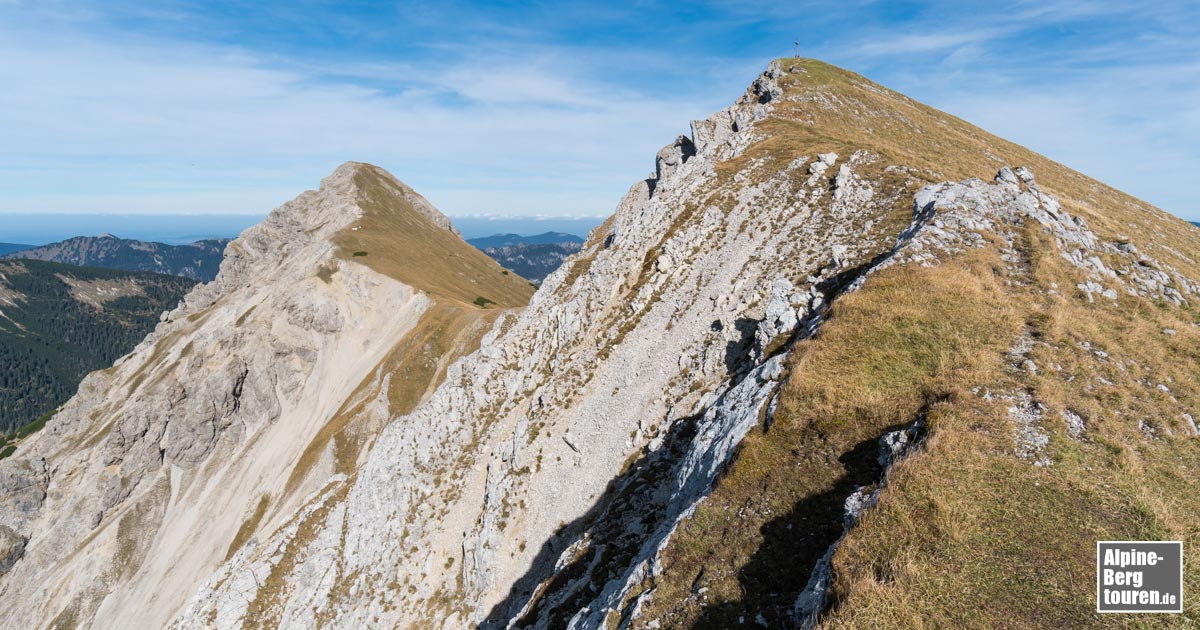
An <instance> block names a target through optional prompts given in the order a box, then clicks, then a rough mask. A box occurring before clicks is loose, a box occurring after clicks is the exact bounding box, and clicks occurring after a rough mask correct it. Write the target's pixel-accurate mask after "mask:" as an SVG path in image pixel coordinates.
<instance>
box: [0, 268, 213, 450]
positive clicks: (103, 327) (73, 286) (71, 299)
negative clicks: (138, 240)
mask: <svg viewBox="0 0 1200 630" xmlns="http://www.w3.org/2000/svg"><path fill="white" fill-rule="evenodd" d="M193 285H195V283H194V282H192V281H190V280H186V279H183V278H175V277H170V276H161V275H158V274H153V273H131V272H124V271H112V270H107V269H93V268H83V267H74V266H71V265H60V264H57V263H49V262H41V261H0V434H2V433H8V432H11V431H13V430H14V429H17V428H18V427H23V426H24V425H27V424H30V423H32V422H34V420H36V419H37V418H39V417H40V416H43V415H44V414H47V413H50V412H52V411H53V409H54V408H55V407H57V406H58V405H61V404H62V403H64V402H66V400H67V399H68V398H69V397H70V396H71V394H73V393H75V388H76V387H77V386H78V385H79V381H81V380H83V377H84V376H86V375H87V373H88V372H91V371H92V370H97V369H101V368H105V367H108V366H109V365H112V362H113V361H114V360H116V359H117V357H120V356H121V355H123V354H125V353H127V352H129V350H130V349H131V348H133V347H134V346H136V345H137V344H138V342H139V341H141V340H142V338H144V337H145V336H146V334H147V333H149V332H150V331H151V330H153V329H154V325H155V324H156V323H157V322H158V316H159V315H160V314H161V313H162V312H163V311H165V310H169V309H172V308H175V306H176V305H177V304H179V300H180V299H181V298H182V297H183V296H184V294H186V293H187V291H188V290H189V289H191V288H192V286H193ZM32 428H33V427H30V428H29V429H28V430H32ZM28 430H26V431H25V432H28ZM4 442H5V440H4V438H0V455H2V454H3V453H4V452H5V451H6V447H5V444H4Z"/></svg>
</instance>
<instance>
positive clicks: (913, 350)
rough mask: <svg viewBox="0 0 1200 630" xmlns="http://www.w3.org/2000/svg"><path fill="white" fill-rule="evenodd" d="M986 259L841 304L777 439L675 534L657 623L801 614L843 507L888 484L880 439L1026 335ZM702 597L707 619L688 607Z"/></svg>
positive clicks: (793, 388) (773, 429) (790, 390)
mask: <svg viewBox="0 0 1200 630" xmlns="http://www.w3.org/2000/svg"><path fill="white" fill-rule="evenodd" d="M985 253H986V252H980V256H979V257H977V258H976V259H974V260H971V261H969V262H968V263H964V264H960V265H956V266H954V267H952V268H951V267H942V268H937V269H927V268H920V267H917V268H893V269H889V270H887V271H885V272H883V273H880V274H878V275H877V276H875V277H873V278H872V279H871V282H870V284H869V285H868V288H866V289H864V290H862V291H860V292H857V293H853V294H850V295H848V296H846V297H844V298H842V299H841V300H840V301H839V302H838V303H837V304H836V306H835V308H834V311H833V314H832V316H831V318H830V320H829V321H828V322H827V323H826V324H825V326H824V327H823V329H822V331H821V334H820V335H819V336H818V337H816V338H814V339H810V340H807V341H804V342H802V343H801V344H800V345H799V346H798V347H797V348H796V350H795V352H794V354H793V355H792V359H791V361H790V365H789V370H790V374H791V376H790V378H789V379H788V380H787V382H786V384H785V385H784V386H783V391H782V393H781V395H780V398H779V407H778V409H777V411H776V414H775V419H774V421H773V422H772V424H771V425H770V428H769V430H763V429H758V430H755V431H752V432H751V434H750V435H749V436H747V438H746V439H745V441H744V442H743V443H742V445H741V447H740V448H739V450H738V454H737V456H736V457H735V459H734V461H733V462H732V464H731V465H730V466H729V468H728V469H727V471H726V474H725V475H724V476H723V477H722V478H721V480H720V482H719V484H718V485H717V487H716V488H715V489H714V491H713V493H712V495H711V496H710V497H709V498H708V499H706V500H705V502H704V503H702V504H701V505H700V506H699V508H698V509H697V510H696V513H695V515H694V516H693V517H692V518H691V519H690V520H688V521H686V522H685V523H684V524H683V525H682V526H681V527H680V528H679V530H678V531H677V532H676V534H675V537H674V538H673V540H672V543H671V544H670V546H669V547H668V551H667V553H666V554H665V557H664V566H665V567H666V574H665V576H664V577H666V578H667V579H663V580H659V581H658V582H657V583H656V584H655V588H656V589H657V590H656V591H655V596H654V599H653V602H654V603H653V606H652V610H653V612H652V613H651V615H650V618H654V617H657V616H660V615H661V616H662V619H663V620H664V621H665V622H666V624H667V625H669V626H671V627H692V626H695V627H714V628H715V627H730V626H732V625H736V622H737V619H738V618H740V617H742V616H744V615H745V614H746V611H747V610H760V609H763V608H764V607H766V606H782V605H785V604H790V601H784V600H786V599H788V598H789V597H790V598H791V599H794V598H795V594H796V593H798V592H799V590H800V589H802V588H803V586H804V582H805V581H807V579H808V572H807V571H804V570H803V568H804V567H808V569H810V570H811V566H812V564H813V563H815V561H816V558H818V557H819V556H820V555H821V554H822V553H824V551H825V548H827V547H828V545H829V544H830V543H831V542H833V539H835V538H836V536H837V534H838V533H840V527H841V516H840V515H841V509H842V501H843V500H844V498H845V497H846V496H848V495H849V494H850V492H853V490H854V488H855V485H856V484H865V483H870V482H871V481H872V480H873V478H874V477H877V476H878V471H877V470H875V469H874V468H873V467H872V465H871V464H870V462H871V461H872V460H873V459H874V457H875V455H876V453H877V448H876V446H875V443H876V442H875V441H876V439H877V438H878V437H879V436H880V435H881V434H882V433H883V432H885V431H886V430H889V429H895V428H897V427H899V426H901V425H904V424H907V423H911V422H912V421H913V420H914V419H915V418H916V417H917V415H918V413H919V412H920V411H921V410H922V409H923V408H925V407H928V406H932V407H934V408H936V406H937V404H947V403H946V402H944V401H948V400H953V399H955V398H958V397H962V396H964V393H963V392H962V391H961V388H962V386H963V384H964V383H969V382H973V381H978V380H982V379H987V378H989V377H991V376H993V375H995V374H996V373H998V371H999V370H1000V363H1001V361H1000V357H1001V355H1002V352H1003V349H1004V348H1005V347H1007V344H1008V343H1009V342H1010V340H1011V337H1013V336H1015V335H1016V334H1017V331H1018V330H1019V328H1020V324H1021V322H1020V319H1019V318H1018V317H1017V313H1016V311H1015V309H1014V308H1013V307H1012V305H1011V304H1009V303H1008V302H1007V301H1006V300H1005V297H1004V295H1003V292H1002V291H1001V289H1000V286H999V283H998V281H997V280H996V279H995V278H994V277H993V274H992V273H991V266H992V265H993V264H994V262H995V261H994V260H992V259H989V258H988V257H987V256H985V255H984V254H985ZM864 445H865V446H864ZM699 588H706V589H708V591H707V592H706V595H707V602H708V604H707V605H699V604H698V603H696V600H695V599H689V597H688V596H689V594H690V593H691V592H694V591H696V590H698V589H699ZM753 616H754V615H753V614H751V618H753ZM768 620H769V621H770V622H772V625H778V624H781V623H785V620H783V619H772V618H768Z"/></svg>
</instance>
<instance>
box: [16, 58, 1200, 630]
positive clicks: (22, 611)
mask: <svg viewBox="0 0 1200 630" xmlns="http://www.w3.org/2000/svg"><path fill="white" fill-rule="evenodd" d="M439 217H440V215H439V214H437V213H436V211H434V210H433V209H432V207H431V206H428V204H427V202H424V200H423V199H420V198H419V196H416V193H413V192H412V191H411V190H410V189H408V188H407V187H405V186H404V185H403V184H400V183H399V182H398V181H397V180H395V179H394V178H392V177H391V176H389V175H387V174H386V173H384V172H383V171H381V170H379V169H377V168H375V167H371V166H367V165H362V164H354V163H350V164H347V165H344V166H342V167H340V168H339V169H338V170H337V171H336V172H335V173H334V174H333V175H331V176H330V177H329V178H327V179H326V180H324V181H323V182H322V187H321V190H319V191H312V192H307V193H304V194H302V195H301V196H300V197H297V198H296V199H295V200H293V201H292V202H290V203H289V204H286V205H285V206H283V207H281V208H280V209H277V210H276V211H274V212H272V213H271V215H270V216H268V217H267V219H266V221H264V223H263V224H262V225H260V226H258V227H256V228H252V229H251V230H248V231H247V232H246V233H244V234H243V235H242V236H241V237H240V238H239V239H237V240H236V241H234V242H233V243H231V244H230V246H229V248H228V249H227V252H226V259H225V261H224V262H223V264H222V267H221V272H220V274H219V275H218V277H217V279H216V281H214V282H213V283H210V284H208V285H204V286H202V287H199V288H197V289H196V290H194V291H193V292H192V293H191V294H189V295H188V297H187V299H186V300H185V303H184V305H183V306H181V307H180V308H179V309H177V310H175V311H172V312H170V313H168V314H166V315H165V316H164V321H163V322H162V323H161V324H160V325H159V328H158V329H157V330H156V331H155V332H154V333H153V334H152V335H151V336H150V337H148V338H147V340H146V341H145V342H144V343H143V345H142V346H140V347H139V348H138V349H137V350H135V351H134V352H133V353H132V354H131V355H129V356H127V357H126V358H124V359H123V360H121V361H119V362H118V363H117V365H116V366H114V367H113V368H110V369H109V370H106V371H103V372H97V373H95V374H93V375H92V376H91V377H89V378H88V380H87V381H85V382H84V384H83V385H82V386H81V388H80V393H79V394H78V395H77V396H76V397H75V398H74V399H72V401H71V402H69V403H68V404H67V405H66V406H65V407H64V409H63V411H62V412H61V413H59V414H58V416H56V417H55V418H54V419H53V420H52V421H51V422H50V423H49V424H48V425H47V427H46V428H45V429H44V430H43V431H42V432H41V433H39V434H36V435H35V436H33V437H31V438H29V439H27V440H26V441H25V442H22V444H21V446H20V448H19V449H18V451H17V452H16V453H15V454H14V455H13V456H12V457H10V458H8V459H6V460H3V461H0V544H2V545H3V546H2V547H0V560H2V561H3V562H2V563H0V571H7V573H5V574H3V575H2V576H0V597H2V598H3V599H4V601H5V602H6V604H8V605H9V607H10V610H9V612H8V613H7V614H8V615H9V620H11V623H12V624H13V625H16V626H22V627H36V626H46V625H51V626H53V625H63V626H72V627H73V626H77V625H84V626H91V627H117V626H120V627H160V626H163V625H169V626H170V627H173V628H181V629H182V628H213V627H216V628H243V627H287V628H318V627H338V628H364V627H384V628H392V627H402V628H410V627H420V628H426V627H431V628H463V627H483V628H527V627H531V628H611V627H620V628H681V627H690V628H729V627H741V626H752V625H753V626H758V627H812V626H814V625H816V624H821V625H822V626H823V627H839V628H844V627H861V628H877V627H896V626H899V627H943V626H944V627H999V626H1002V627H1047V626H1050V627H1081V626H1093V625H1097V624H1099V625H1104V624H1106V623H1107V624H1109V625H1121V624H1122V623H1124V622H1125V621H1124V620H1122V619H1118V618H1115V617H1111V616H1110V617H1105V618H1097V617H1096V615H1095V613H1094V599H1093V598H1094V596H1095V595H1094V586H1095V582H1094V574H1093V564H1092V563H1093V562H1094V554H1095V540H1097V539H1113V540H1120V539H1126V540H1153V539H1185V538H1187V539H1190V538H1191V537H1192V535H1193V534H1194V532H1195V531H1197V525H1198V523H1197V517H1196V515H1197V514H1200V495H1198V494H1197V493H1195V492H1194V488H1193V485H1194V481H1193V480H1194V478H1195V476H1196V472H1197V470H1198V469H1200V439H1197V435H1198V434H1200V430H1198V429H1197V426H1196V421H1195V418H1194V417H1193V414H1194V411H1193V410H1195V409H1196V408H1197V406H1196V403H1197V400H1200V398H1198V397H1200V381H1198V380H1197V379H1196V377H1195V375H1196V374H1197V373H1200V333H1198V332H1197V325H1196V324H1197V319H1196V316H1195V312H1196V310H1195V309H1196V308H1197V306H1200V297H1198V295H1197V291H1198V288H1197V287H1198V285H1197V279H1198V278H1200V266H1198V263H1197V262H1196V259H1195V258H1194V257H1193V256H1192V254H1191V252H1196V251H1200V231H1197V230H1196V229H1195V228H1193V227H1191V226H1188V225H1187V224H1185V223H1184V222H1182V221H1180V220H1178V219H1175V218H1173V217H1171V216H1169V215H1167V214H1166V213H1164V212H1162V211H1160V210H1158V209H1156V208H1153V207H1151V206H1149V205H1147V204H1145V203H1143V202H1141V201H1138V200H1136V199H1133V198H1131V197H1129V196H1127V195H1124V194H1122V193H1120V192H1119V191H1116V190H1113V189H1112V188H1109V187H1107V186H1104V185H1103V184H1100V183H1099V182H1096V181H1094V180H1091V179H1088V178H1087V177H1085V176H1083V175H1080V174H1079V173H1076V172H1074V171H1071V170H1070V169H1067V168H1066V167H1063V166H1061V165H1058V164H1056V163H1054V162H1051V161H1050V160H1047V159H1046V158H1044V157H1041V156H1039V155H1037V154H1035V153H1033V152H1031V151H1028V150H1027V149H1024V148H1021V147H1019V146H1017V145H1014V144H1012V143H1009V142H1006V141H1004V140H1001V139H999V138H996V137H995V136H992V135H990V134H988V133H986V132H984V131H982V130H980V129H978V128H975V127H973V126H971V125H969V124H967V123H965V122H963V121H961V120H959V119H956V118H954V117H952V116H948V115H946V114H944V113H942V112H938V111H936V110H934V109H931V108H929V107H926V106H924V105H921V104H919V103H917V102H915V101H912V100H911V99H908V98H906V97H904V96H903V95H900V94H897V93H895V92H893V91H890V90H888V89H886V88H884V87H881V86H879V85H876V84H874V83H872V82H870V81H868V80H867V79H865V78H863V77H861V76H858V75H856V74H853V73H850V72H847V71H844V70H841V69H838V68H834V67H832V66H829V65H826V64H823V63H820V62H817V61H812V60H805V59H782V60H778V61H775V62H773V63H771V64H770V66H769V67H768V69H767V71H766V72H764V73H763V74H762V75H760V76H759V77H758V78H757V79H756V80H755V81H754V82H753V84H752V85H751V86H750V88H749V89H748V90H747V91H746V93H745V94H743V95H742V96H741V97H740V98H739V99H738V100H737V101H736V102H735V103H734V104H733V105H732V106H730V107H729V108H727V109H725V110H722V111H720V112H718V113H716V114H714V115H712V116H711V117H709V118H707V119H705V120H700V121H695V122H693V123H692V126H691V135H690V136H681V137H679V138H677V139H676V140H675V141H674V142H672V143H670V144H668V145H667V146H665V147H664V148H663V149H662V150H660V151H659V152H658V154H657V156H656V157H655V159H654V171H653V173H652V174H651V175H650V176H649V177H648V178H646V179H641V180H637V181H636V182H635V183H634V184H633V186H632V187H631V188H630V190H629V192H628V193H627V194H626V195H625V197H624V198H623V199H622V200H621V202H620V203H619V204H618V207H617V209H616V211H615V213H614V214H613V215H612V216H611V217H610V218H609V219H608V220H607V221H606V222H605V223H604V224H603V225H601V226H600V227H598V228H596V229H595V230H594V231H593V232H592V233H591V235H590V236H589V238H588V240H587V242H586V243H584V245H583V247H582V249H581V250H580V251H579V253H577V254H575V255H573V256H572V257H570V258H569V259H568V260H567V261H566V262H565V263H564V264H563V266H562V267H561V268H559V269H558V270H557V271H555V272H554V273H552V274H550V275H549V276H548V277H547V278H546V279H545V281H544V283H543V284H542V286H541V287H540V289H539V290H538V291H537V293H536V294H535V295H533V297H532V298H531V299H529V300H528V305H527V306H524V307H523V308H522V306H523V305H524V301H525V299H526V298H527V297H528V291H529V287H528V285H527V284H525V283H523V282H522V281H520V280H519V279H518V278H516V277H515V276H513V275H512V274H505V273H504V272H503V270H501V269H500V268H499V266H498V265H496V264H495V263H494V262H492V261H490V260H488V259H487V258H486V257H485V256H484V255H483V254H482V253H481V252H478V251H477V250H474V249H473V248H471V247H470V246H469V245H467V244H466V243H464V242H462V241H461V239H459V238H458V236H457V235H456V234H455V233H454V232H453V231H452V230H451V229H450V228H449V226H448V223H446V222H443V221H441V219H439ZM1185 571H1186V572H1187V573H1186V575H1185V581H1186V582H1187V583H1189V584H1191V583H1196V581H1197V580H1200V573H1197V572H1198V571H1200V568H1197V567H1196V564H1195V563H1188V564H1187V565H1186V567H1185ZM1188 605H1189V606H1194V604H1191V603H1189V604H1188ZM131 610H137V611H139V613H138V615H136V616H130V614H129V611H131ZM1171 621H1172V620H1170V619H1165V618H1163V617H1162V616H1158V617H1155V618H1153V619H1148V620H1147V621H1146V622H1145V623H1146V624H1148V625H1150V626H1154V625H1155V624H1159V625H1162V626H1166V625H1168V624H1170V623H1171Z"/></svg>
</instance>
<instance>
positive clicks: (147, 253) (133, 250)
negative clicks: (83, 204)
mask: <svg viewBox="0 0 1200 630" xmlns="http://www.w3.org/2000/svg"><path fill="white" fill-rule="evenodd" d="M228 243H229V239H227V238H217V239H209V240H203V241H196V242H195V243H189V244H187V245H167V244H165V243H154V242H149V241H135V240H131V239H125V238H117V237H115V236H113V235H111V234H101V235H100V236H77V237H75V238H70V239H67V240H65V241H60V242H58V243H50V244H49V245H42V246H41V247H29V248H25V247H19V248H18V249H20V251H15V252H14V253H12V254H7V255H6V256H5V258H8V259H16V258H19V259H22V260H47V261H50V262H57V263H65V264H68V265H84V266H88V267H104V268H106V269H123V270H125V271H153V272H155V273H165V274H170V275H172V276H183V277H185V278H191V279H193V280H199V281H201V282H208V281H210V280H212V279H213V278H215V277H216V276H217V270H218V269H220V267H221V258H222V257H223V256H224V254H225V245H227V244H228ZM0 253H6V252H3V251H2V250H0Z"/></svg>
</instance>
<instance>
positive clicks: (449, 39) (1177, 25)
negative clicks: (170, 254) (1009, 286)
mask: <svg viewBox="0 0 1200 630" xmlns="http://www.w3.org/2000/svg"><path fill="white" fill-rule="evenodd" d="M1194 4H1195V3H1194V2H1187V1H1183V0H1164V1H1162V2H1158V3H1154V4H1153V5H1145V4H1144V3H1134V2H1131V1H1127V0H1114V1H1112V2H1104V3H1096V2H1084V1H1081V0H1041V1H1038V2H1034V1H1032V0H1015V1H1014V2H1012V3H1008V4H1004V5H995V6H988V7H984V8H981V7H980V6H978V5H974V4H973V3H960V2H949V1H939V0H930V1H927V2H905V3H883V2H877V1H873V0H852V1H849V2H842V3H822V2H811V1H801V2H796V3H778V2H767V1H765V0H742V1H739V2H727V1H724V0H707V1H705V2H698V3H688V4H686V5H684V4H679V3H662V2H639V3H637V6H634V7H620V6H617V5H613V4H608V3H594V2H590V3H589V2H575V1H573V0H562V1H561V2H558V3H555V4H554V6H553V10H547V9H546V7H545V6H539V5H537V4H528V5H519V6H518V5H496V4H493V3H479V2H470V1H469V0H439V2H413V3H403V4H402V5H386V6H385V5H360V4H355V5H353V6H351V7H350V8H347V7H346V6H345V5H330V4H325V3H322V2H312V3H304V4H303V5H293V4H290V3H274V2H270V1H267V2H264V3H260V4H257V5H254V6H253V7H247V6H244V5H241V4H237V3H226V2H222V1H221V0H214V1H213V2H209V3H204V4H203V5H200V4H195V3H191V2H188V1H185V0H165V1H162V2H155V3H126V2H122V1H120V0H118V1H116V2H112V3H106V4H96V3H93V2H91V1H90V0H56V1H55V2H44V3H31V2H24V3H22V2H14V1H13V0H0V61H2V63H0V81H3V84H4V85H5V86H6V87H7V88H8V89H6V90H4V91H3V92H0V111H3V112H4V116H3V117H0V186H3V187H4V189H5V191H6V194H5V196H4V199H3V200H0V212H6V211H7V212H29V211H32V212H147V213H160V212H222V213H224V212H245V213H263V212H265V211H266V210H268V209H269V208H271V207H273V206H275V205H278V204H279V203H281V202H283V201H285V200H286V199H288V198H289V197H291V196H293V195H294V194H296V193H297V192H299V191H300V190H302V189H304V188H311V187H312V186H314V185H315V184H316V182H317V180H318V179H319V178H320V177H321V176H323V175H324V174H326V173H328V172H329V171H331V170H332V169H333V168H334V167H335V166H336V165H337V164H338V163H340V162H342V161H345V160H361V161H369V162H375V163H378V164H380V165H381V166H384V167H385V168H387V169H389V170H391V171H392V172H394V173H395V174H396V175H397V176H399V177H400V178H401V179H404V180H405V181H407V182H408V183H409V184H410V185H412V186H414V187H415V188H417V189H418V190H420V191H421V192H422V193H424V194H426V195H427V196H428V197H430V199H431V200H433V201H434V203H435V204H437V205H438V206H439V207H441V208H442V209H443V210H445V211H447V212H448V213H450V214H455V215H472V214H481V213H486V214H499V215H505V214H508V215H539V214H540V215H570V214H576V215H604V214H607V213H608V212H610V211H611V208H612V207H613V206H614V205H615V202H616V200H617V199H618V198H619V196H620V195H621V194H622V193H623V192H624V191H625V190H626V189H627V188H628V186H629V185H630V184H631V183H632V182H633V181H635V180H637V179H638V178H640V177H644V176H645V173H646V172H648V171H649V170H650V169H651V168H652V166H653V163H652V159H653V154H654V152H655V150H657V149H658V148H659V147H660V146H662V145H663V144H666V143H667V142H669V141H670V140H671V139H672V138H673V137H674V136H675V135H677V134H679V133H683V132H685V131H686V130H687V123H688V121H689V120H691V119H693V118H700V117H703V116H706V115H708V114H709V113H711V112H713V111H715V110H717V109H720V108H721V107H724V106H725V105H727V104H728V103H729V102H731V101H732V100H733V99H734V98H735V97H736V96H737V95H738V94H739V93H740V92H741V91H742V90H743V89H744V88H745V86H746V85H747V84H748V83H749V82H750V80H751V79H752V78H753V76H754V74H755V73H756V72H757V71H758V70H760V69H761V68H762V67H763V66H765V64H766V62H767V61H768V60H769V59H770V58H772V57H777V56H782V55H784V54H788V53H790V51H791V48H792V42H793V41H794V40H795V41H799V42H800V45H801V49H802V50H801V52H802V54H805V55H808V56H816V57H819V58H823V59H825V60H827V61H830V62H833V63H836V64H838V65H842V66H845V67H848V68H850V69H853V70H856V71H859V72H862V73H863V74H866V75H867V76H869V77H870V78H872V79H875V80H877V81H879V82H881V83H884V84H885V85H888V86H889V87H892V88H895V89H897V90H899V91H901V92H904V93H906V94H909V95H910V96H912V97H914V98H916V99H918V100H922V101H924V102H927V103H929V104H931V105H933V106H935V107H939V108H941V109H944V110H946V111H949V112H951V113H953V114H956V115H958V116H961V117H963V118H965V119H967V120H969V121H971V122H974V123H976V124H979V125H980V126H982V127H984V128H986V129H988V130H989V131H992V132H994V133H997V134H999V135H1001V136H1004V137H1007V138H1009V139H1011V140H1014V141H1016V142H1019V143H1021V144H1025V145H1027V146H1029V147H1030V148H1032V149H1034V150H1036V151H1039V152H1041V153H1043V154H1045V155H1047V156H1049V157H1051V158H1053V159H1057V160H1059V161H1062V162H1064V163H1066V164H1067V165H1069V166H1072V167H1074V168H1076V169H1078V170H1081V171H1083V172H1085V173H1087V174H1089V175H1092V176H1095V177H1097V178H1099V179H1101V180H1104V181H1106V182H1107V183H1110V184H1113V185H1115V186H1117V187H1118V188H1122V189H1124V190H1127V191H1128V192H1130V193H1133V194H1135V195H1137V196H1140V197H1142V198H1145V199H1147V200H1149V201H1150V202H1152V203H1155V204H1157V205H1159V206H1162V207H1164V208H1165V209H1167V210H1169V211H1172V212H1175V213H1176V214H1179V215H1181V216H1184V217H1187V218H1200V197H1198V196H1197V194H1196V193H1195V192H1194V190H1193V189H1192V187H1191V186H1189V185H1188V184H1187V182H1188V181H1189V178H1190V173H1193V172H1195V171H1196V170H1197V169H1200V154H1198V151H1197V147H1200V122H1198V118H1200V113H1198V112H1200V108H1196V107H1195V106H1194V103H1195V102H1197V99H1198V98H1200V72H1198V64H1196V63H1195V61H1194V60H1195V59H1200V9H1198V8H1197V7H1196V6H1194Z"/></svg>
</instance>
